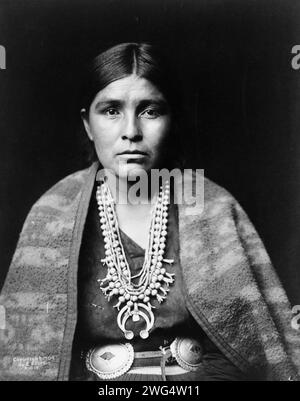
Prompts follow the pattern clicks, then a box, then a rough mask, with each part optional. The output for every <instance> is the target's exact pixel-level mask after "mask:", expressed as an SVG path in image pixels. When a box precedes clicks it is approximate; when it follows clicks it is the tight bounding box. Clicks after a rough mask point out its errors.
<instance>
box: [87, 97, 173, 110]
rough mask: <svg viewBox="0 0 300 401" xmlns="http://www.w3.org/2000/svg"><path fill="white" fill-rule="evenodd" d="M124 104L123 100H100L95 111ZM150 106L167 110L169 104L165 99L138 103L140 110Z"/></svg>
mask: <svg viewBox="0 0 300 401" xmlns="http://www.w3.org/2000/svg"><path fill="white" fill-rule="evenodd" d="M123 104H124V101H123V100H119V99H110V98H104V99H102V100H99V101H98V102H97V103H96V104H95V110H98V109H101V108H103V107H108V106H114V107H120V106H123ZM149 105H156V106H158V107H163V108H166V107H167V106H168V103H167V101H166V100H165V99H163V98H149V99H143V100H141V101H140V102H139V103H138V108H144V107H147V106H149Z"/></svg>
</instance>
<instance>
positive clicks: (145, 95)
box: [93, 75, 165, 103]
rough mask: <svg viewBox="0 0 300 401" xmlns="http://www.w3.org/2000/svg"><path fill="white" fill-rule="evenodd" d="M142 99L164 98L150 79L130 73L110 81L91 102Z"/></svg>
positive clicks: (135, 100)
mask: <svg viewBox="0 0 300 401" xmlns="http://www.w3.org/2000/svg"><path fill="white" fill-rule="evenodd" d="M143 99H153V100H165V98H164V96H163V94H162V93H161V92H160V91H159V90H158V89H157V88H156V86H154V85H153V84H152V83H151V82H150V81H148V80H147V79H145V78H141V77H138V76H136V75H130V76H128V77H125V78H121V79H118V80H116V81H114V82H111V83H110V84H109V85H107V86H106V87H105V88H104V89H102V90H101V91H99V92H98V93H97V95H96V96H95V98H94V101H93V102H94V103H95V102H99V101H107V100H118V101H122V102H138V101H141V100H143Z"/></svg>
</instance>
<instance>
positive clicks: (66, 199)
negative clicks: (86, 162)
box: [33, 165, 94, 209]
mask: <svg viewBox="0 0 300 401" xmlns="http://www.w3.org/2000/svg"><path fill="white" fill-rule="evenodd" d="M93 167H94V166H93V165H92V166H90V167H88V168H86V169H83V170H79V171H76V172H74V173H72V174H69V175H68V176H66V177H64V178H62V179H61V180H59V181H58V182H57V183H56V184H54V185H53V186H52V187H51V188H49V189H48V190H47V191H46V192H45V193H44V194H43V195H42V196H41V197H40V198H39V199H38V200H37V201H36V202H35V204H34V205H33V208H36V207H45V206H49V207H52V208H58V209H61V208H63V209H64V208H66V207H67V206H68V205H71V204H72V203H73V202H74V201H75V200H76V199H77V198H78V196H79V194H80V193H81V191H82V188H83V186H84V183H85V182H86V179H87V177H88V176H89V174H90V173H91V170H92V169H93Z"/></svg>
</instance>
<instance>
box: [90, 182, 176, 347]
mask: <svg viewBox="0 0 300 401" xmlns="http://www.w3.org/2000/svg"><path fill="white" fill-rule="evenodd" d="M169 195H170V188H169V183H168V182H166V183H165V184H164V186H163V187H161V189H160V191H159V193H158V195H157V198H156V202H155V205H154V208H153V210H152V217H151V224H150V230H149V235H148V245H147V248H146V251H145V259H144V263H143V266H142V268H141V269H140V271H139V273H138V274H136V275H135V276H131V271H130V268H129V265H128V262H127V259H126V256H125V252H124V248H123V245H122V241H121V236H120V231H119V225H118V220H117V215H116V210H115V202H114V199H113V197H112V195H111V192H110V189H109V187H108V185H107V184H106V183H105V182H103V183H102V184H100V185H99V186H98V187H97V193H96V198H97V203H98V209H99V217H100V225H101V230H102V235H103V238H104V247H105V258H104V259H102V260H101V262H102V263H103V265H106V266H107V275H106V277H105V278H104V279H99V280H98V282H99V283H100V289H101V290H102V291H103V293H104V295H105V297H106V298H107V299H108V301H110V299H111V298H112V297H118V302H117V303H116V304H115V305H114V308H117V310H118V311H119V313H118V317H117V323H118V326H119V328H120V329H121V330H122V332H123V333H124V335H125V338H126V339H127V340H131V339H132V338H133V337H134V333H133V331H131V330H127V329H126V327H125V326H126V322H127V320H128V319H132V321H133V322H138V321H139V320H140V318H143V319H144V321H145V323H146V327H145V328H144V329H143V330H141V331H140V337H141V338H143V339H146V338H148V337H149V331H150V329H151V328H152V327H153V325H154V314H153V311H152V309H154V308H155V306H153V305H152V304H151V300H155V299H156V300H157V301H158V302H159V303H161V302H163V301H164V299H165V298H166V296H167V294H168V292H169V285H170V284H172V283H173V282H174V276H175V275H174V274H173V273H168V272H167V271H166V269H165V268H164V267H163V262H165V263H169V264H172V263H173V262H174V261H173V260H172V259H164V252H165V247H166V237H167V224H168V205H169ZM133 279H137V282H136V283H134V282H133V281H132V280H133ZM120 307H121V309H120Z"/></svg>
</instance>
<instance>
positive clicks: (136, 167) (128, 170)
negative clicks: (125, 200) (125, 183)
mask: <svg viewBox="0 0 300 401" xmlns="http://www.w3.org/2000/svg"><path fill="white" fill-rule="evenodd" d="M148 171H149V168H148V166H145V165H143V164H138V163H130V164H126V165H122V166H120V168H119V169H118V171H117V175H118V176H119V177H120V178H124V179H125V178H127V179H128V178H129V179H130V178H135V177H136V176H138V175H142V174H145V172H146V173H147V172H148Z"/></svg>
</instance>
